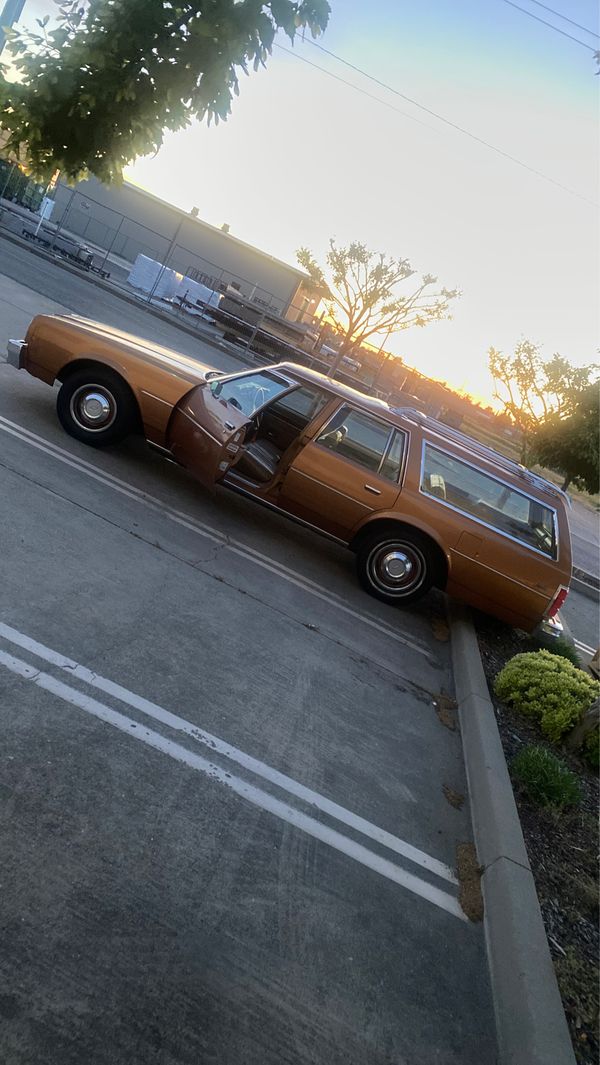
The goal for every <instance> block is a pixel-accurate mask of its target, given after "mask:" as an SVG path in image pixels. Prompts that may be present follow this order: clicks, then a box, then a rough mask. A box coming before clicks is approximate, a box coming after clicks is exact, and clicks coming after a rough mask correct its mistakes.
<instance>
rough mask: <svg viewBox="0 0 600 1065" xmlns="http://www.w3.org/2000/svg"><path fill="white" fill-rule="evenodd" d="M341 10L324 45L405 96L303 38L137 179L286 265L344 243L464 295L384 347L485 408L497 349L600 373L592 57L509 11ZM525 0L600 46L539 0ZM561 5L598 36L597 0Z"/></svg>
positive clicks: (568, 0)
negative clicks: (491, 351)
mask: <svg viewBox="0 0 600 1065" xmlns="http://www.w3.org/2000/svg"><path fill="white" fill-rule="evenodd" d="M330 2H331V7H332V16H331V20H330V25H329V27H328V29H327V32H326V34H325V35H324V37H322V38H320V42H319V43H321V44H322V45H323V46H324V47H326V48H327V49H329V50H330V51H331V52H334V53H336V55H337V56H339V57H342V58H343V59H345V60H347V61H348V62H350V63H352V64H354V65H355V66H358V67H360V68H362V69H363V70H364V71H366V72H368V73H370V74H372V75H373V76H374V77H376V78H377V79H378V80H379V81H381V82H384V83H386V85H387V86H389V87H390V88H389V89H385V88H382V87H380V86H378V85H376V84H374V83H373V82H372V81H369V80H367V79H366V78H365V77H363V76H361V75H360V74H358V73H356V72H355V71H353V70H351V69H349V68H348V67H347V66H344V65H343V64H342V63H341V62H340V61H339V60H338V59H334V58H332V57H330V56H328V55H325V54H324V53H322V52H321V51H319V50H318V49H317V48H315V47H314V46H313V45H312V44H311V43H310V42H309V41H305V42H303V41H302V40H300V39H299V40H298V41H297V43H296V44H295V46H294V49H293V51H294V54H293V55H290V54H289V53H288V52H286V51H284V50H283V49H282V48H278V47H276V48H275V49H274V52H273V56H272V58H271V59H270V61H269V63H268V66H267V69H266V70H261V71H259V72H258V73H256V74H255V73H252V74H251V75H250V76H249V77H244V76H242V80H241V86H240V88H241V93H240V97H239V98H238V99H237V100H236V101H235V102H234V105H233V114H232V116H231V117H230V119H229V120H228V121H227V122H226V123H223V124H219V126H211V127H207V126H206V125H200V124H198V123H194V124H193V125H192V126H190V127H189V128H188V129H187V130H184V131H182V132H180V133H178V134H175V135H173V134H168V135H167V136H166V137H165V142H164V146H163V148H162V149H161V151H160V152H159V153H158V154H157V155H156V156H154V157H146V158H143V159H140V160H138V161H137V162H136V163H135V164H134V165H133V166H132V167H130V168H129V170H128V172H127V174H126V176H127V178H128V180H130V181H134V182H136V183H138V184H140V185H142V186H143V187H144V188H146V189H148V190H149V191H151V192H153V193H155V194H156V195H158V196H161V197H163V198H164V199H166V200H169V201H171V202H172V203H175V204H177V205H178V206H180V207H182V208H184V209H186V210H189V209H191V208H192V207H194V206H195V207H198V209H199V214H200V216H201V217H202V218H204V219H205V220H206V221H208V222H210V223H212V224H214V225H218V226H220V225H221V224H222V223H224V222H227V223H228V224H229V225H230V227H231V232H232V233H234V234H235V235H236V236H238V237H240V238H241V239H242V240H246V241H248V242H250V243H252V244H255V245H256V246H258V247H260V248H262V249H263V250H264V251H266V252H268V253H270V254H272V255H275V256H277V257H279V258H281V259H283V260H285V261H287V262H291V263H294V262H295V252H296V249H297V248H298V247H299V246H301V245H307V246H308V247H309V248H311V249H312V250H313V252H314V253H315V255H316V256H317V258H319V257H323V255H324V253H325V251H326V249H327V245H328V241H329V238H330V237H334V238H335V239H336V241H337V242H339V243H344V242H348V241H351V240H361V241H364V242H365V243H366V244H367V245H368V246H369V247H371V248H373V249H374V250H376V251H378V252H379V251H381V252H384V253H386V254H388V255H391V256H393V257H395V258H408V259H409V260H410V261H411V263H412V265H413V267H414V269H415V270H417V272H418V273H432V274H434V275H436V276H437V277H438V278H439V280H440V283H441V284H443V285H445V286H446V287H448V288H455V287H458V288H460V290H461V292H462V296H461V298H460V300H459V301H457V302H456V303H455V304H454V308H453V319H452V321H444V322H439V323H433V324H431V325H428V326H427V327H425V328H424V329H411V330H407V331H405V332H402V333H399V334H397V335H396V336H395V337H393V338H391V339H390V342H389V345H388V348H389V350H391V351H393V352H395V353H396V354H399V355H401V356H402V357H403V358H404V359H405V361H406V362H407V363H409V364H410V365H414V366H416V367H417V368H418V369H419V370H420V371H421V372H423V373H426V374H429V375H431V376H435V377H437V378H439V379H441V380H445V381H447V382H448V383H449V384H450V385H451V386H452V387H455V388H460V389H464V390H467V391H469V392H471V393H472V394H474V395H476V396H477V397H478V398H483V399H484V401H486V402H487V401H489V399H490V398H491V395H492V381H491V378H490V375H489V371H488V369H487V350H488V348H489V347H490V346H491V345H493V346H494V347H497V348H500V349H502V350H505V351H506V350H512V349H513V348H514V346H515V345H516V344H517V343H518V341H519V340H520V339H521V338H522V337H526V338H528V339H530V340H532V341H533V342H535V343H538V344H540V345H541V346H542V353H543V355H544V356H547V357H548V358H550V356H551V355H552V354H553V353H554V352H556V351H558V352H560V353H561V354H562V355H564V356H566V357H567V358H568V359H570V360H571V361H572V362H575V363H577V364H583V363H588V362H592V361H594V360H595V359H596V357H597V353H598V347H599V343H600V329H599V325H600V322H599V315H598V307H599V300H598V295H599V293H600V272H599V241H598V210H597V208H595V207H594V206H593V205H592V204H591V203H590V202H588V201H592V202H593V201H598V199H599V198H600V182H599V176H600V168H599V155H600V153H599V142H598V117H599V115H598V91H599V88H600V77H596V76H595V70H596V65H595V63H594V59H593V53H592V51H591V50H589V48H584V47H582V45H581V44H579V43H576V42H574V41H572V40H570V39H568V38H567V37H565V36H562V35H561V34H559V33H557V32H555V31H554V30H552V29H550V28H548V27H546V26H544V25H542V24H541V23H539V22H537V21H535V20H534V19H533V18H531V17H528V16H527V15H526V14H524V13H522V12H521V11H519V10H517V9H516V8H515V7H513V6H511V5H510V4H509V3H507V2H506V0H452V2H450V0H422V2H421V3H416V2H415V0H411V2H408V0H370V2H369V3H366V2H365V0H330ZM515 2H517V3H519V5H520V6H521V7H523V8H525V9H526V10H527V11H528V12H530V13H531V14H534V15H537V16H538V17H540V18H544V19H547V20H548V21H551V22H552V23H553V24H554V25H555V26H557V27H559V28H560V29H562V30H563V31H564V32H565V33H571V34H572V35H573V36H574V37H577V38H579V40H580V41H582V42H585V43H586V44H588V45H590V46H592V47H599V44H600V42H597V41H595V39H594V37H593V36H591V35H590V34H588V33H586V32H584V31H583V30H581V29H577V28H575V27H574V26H572V25H571V24H569V23H568V22H566V21H564V20H561V19H560V18H558V17H557V16H556V15H555V14H552V13H550V12H549V11H547V10H545V9H544V8H542V7H541V6H539V5H538V4H535V3H534V0H515ZM549 6H550V7H552V8H554V10H555V11H557V12H561V13H564V14H565V15H567V16H568V17H569V18H570V19H572V20H574V21H575V22H578V23H580V24H581V25H582V26H584V27H586V28H588V29H590V30H592V31H595V32H596V33H599V32H600V29H599V25H598V7H597V5H596V4H595V3H594V2H591V0H549ZM51 9H52V5H51V4H50V3H49V2H48V0H28V2H27V3H26V9H25V12H24V21H25V22H27V23H31V22H32V20H33V18H34V17H39V16H40V15H41V14H44V13H45V12H46V11H50V10H51ZM278 40H279V41H280V43H281V45H283V48H289V42H288V41H287V39H286V38H285V37H284V36H283V35H281V36H280V38H278ZM307 61H308V62H307ZM309 63H310V64H317V65H318V66H319V67H321V68H323V69H322V70H319V69H315V67H314V66H310V65H309ZM327 72H329V73H327ZM331 74H334V75H336V78H341V79H344V80H345V81H347V82H350V83H351V84H352V85H356V86H358V87H359V88H361V89H363V90H364V91H365V92H366V93H369V94H371V96H373V97H377V100H374V99H370V98H368V97H367V96H365V95H362V94H361V93H359V92H357V91H356V90H355V89H354V88H352V87H351V86H349V85H346V84H342V83H341V82H340V81H338V80H335V79H334V78H333V77H331ZM393 89H395V90H397V92H398V93H402V94H404V95H405V96H409V97H410V98H411V99H412V100H414V101H417V102H418V103H420V104H422V105H423V106H424V107H426V108H429V109H430V110H431V111H434V112H436V113H437V114H438V115H441V116H444V117H445V118H446V119H448V120H449V121H450V122H452V123H454V124H456V125H458V126H462V127H463V128H464V129H467V130H468V131H470V132H471V133H472V134H475V135H476V136H478V137H480V138H482V139H484V140H486V141H488V142H490V143H491V144H493V145H495V146H496V147H498V148H500V149H502V151H504V152H506V153H508V154H509V155H511V156H514V157H516V158H518V159H519V160H521V161H522V162H524V163H526V164H527V165H528V166H529V167H531V168H533V169H534V170H537V171H540V172H541V173H542V174H544V175H547V177H549V178H552V179H553V181H554V182H557V183H558V184H559V185H564V186H566V187H567V189H570V190H572V192H571V193H570V192H568V191H565V190H563V189H562V188H559V187H557V185H556V184H552V183H551V182H550V181H548V180H545V179H544V178H543V177H540V176H537V175H536V174H533V173H531V172H530V171H529V170H527V169H525V168H524V167H522V166H519V165H517V164H516V163H514V162H511V161H510V160H508V159H506V158H503V157H502V156H501V155H500V154H498V153H497V152H494V151H492V150H490V149H489V148H486V147H484V146H483V145H481V144H479V143H477V142H476V141H475V140H473V139H472V138H470V137H468V136H466V135H464V134H462V133H460V132H458V131H457V130H455V129H453V128H450V127H449V126H448V125H446V124H444V123H443V122H442V121H440V120H439V119H438V118H435V117H433V116H432V115H430V114H427V113H426V112H424V111H423V110H421V109H419V108H418V107H417V106H415V104H413V103H410V102H408V101H407V100H405V99H402V98H401V97H400V96H398V95H396V94H395V93H394V92H393V91H391V90H393ZM399 112H400V113H399Z"/></svg>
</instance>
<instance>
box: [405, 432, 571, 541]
mask: <svg viewBox="0 0 600 1065" xmlns="http://www.w3.org/2000/svg"><path fill="white" fill-rule="evenodd" d="M420 489H421V492H422V493H423V494H424V495H428V496H431V497H432V498H434V499H436V500H437V501H438V502H440V503H442V504H444V505H446V506H449V507H452V509H453V510H458V511H460V512H461V513H463V514H466V515H468V516H469V517H470V518H474V519H475V521H477V522H479V523H481V524H483V525H487V526H488V528H491V529H495V530H497V531H498V532H500V533H502V534H503V535H504V536H509V537H510V538H511V539H512V540H517V541H518V542H519V543H522V544H525V546H526V547H529V548H531V549H532V550H534V551H539V552H540V553H541V554H543V555H546V556H547V557H548V558H553V559H555V558H556V547H557V545H556V512H555V511H554V510H553V509H552V507H549V506H546V505H545V504H544V503H541V502H540V501H539V500H537V499H534V498H533V497H531V496H529V495H527V494H526V493H524V492H520V491H518V490H517V489H514V488H511V487H510V485H508V484H506V482H505V481H501V480H499V479H497V478H496V477H493V476H492V475H491V474H488V473H486V472H484V471H483V470H478V469H476V468H475V467H474V466H471V465H470V464H469V463H467V462H463V461H461V459H458V458H456V456H454V455H450V454H448V453H447V452H445V451H441V450H440V449H439V448H436V447H434V446H433V445H431V444H428V443H425V444H424V446H423V459H422V464H421V481H420Z"/></svg>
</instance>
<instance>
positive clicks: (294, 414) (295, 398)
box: [269, 386, 330, 426]
mask: <svg viewBox="0 0 600 1065" xmlns="http://www.w3.org/2000/svg"><path fill="white" fill-rule="evenodd" d="M329 398H330V397H329V396H328V395H327V393H326V392H322V391H321V390H320V389H319V388H310V387H308V386H302V387H301V388H295V389H294V390H293V392H288V393H287V395H285V396H281V398H280V399H276V400H275V402H274V403H271V404H270V406H269V413H270V414H275V415H279V416H280V417H282V418H285V419H287V420H288V421H292V422H293V423H294V424H295V425H299V426H304V425H308V423H309V422H312V420H313V418H315V417H316V416H317V414H318V413H319V411H320V410H322V408H323V407H324V406H325V404H326V403H327V402H328V400H329Z"/></svg>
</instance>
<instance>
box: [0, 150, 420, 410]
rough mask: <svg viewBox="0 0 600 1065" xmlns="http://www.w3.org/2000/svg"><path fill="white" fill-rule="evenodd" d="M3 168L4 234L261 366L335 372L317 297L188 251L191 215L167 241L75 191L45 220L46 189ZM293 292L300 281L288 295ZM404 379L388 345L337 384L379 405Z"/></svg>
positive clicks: (363, 356) (341, 370)
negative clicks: (185, 231)
mask: <svg viewBox="0 0 600 1065" xmlns="http://www.w3.org/2000/svg"><path fill="white" fill-rule="evenodd" d="M0 164H1V165H0V233H1V232H2V230H3V229H6V230H8V231H11V232H13V233H15V234H16V235H18V236H20V237H24V238H25V239H27V240H28V241H29V242H30V243H31V244H32V245H34V246H37V247H40V248H42V249H43V250H44V252H45V253H46V254H48V255H50V256H52V257H53V258H55V259H59V260H63V261H65V260H66V261H68V262H70V263H71V264H73V265H75V266H77V267H78V268H79V269H81V270H82V271H83V272H86V273H88V274H95V275H97V276H99V277H101V278H102V279H103V280H105V281H106V282H108V283H109V284H110V285H111V287H112V286H115V287H116V288H117V289H120V290H122V291H126V292H127V293H128V294H129V295H130V296H135V297H136V298H137V299H138V300H139V301H140V303H142V304H143V303H146V304H148V305H152V306H154V307H160V308H161V309H162V310H163V311H164V312H165V313H167V314H170V315H173V317H174V318H175V319H176V320H177V321H178V322H179V323H183V322H185V325H186V328H187V329H192V330H194V331H197V332H198V334H199V335H202V336H203V337H204V338H205V339H209V338H210V337H212V338H214V339H215V340H216V341H217V342H219V341H220V340H221V339H223V340H225V342H229V343H231V344H232V345H235V346H236V347H237V348H238V349H244V350H245V352H246V354H247V355H248V357H251V358H253V359H255V360H256V361H258V362H263V363H264V362H278V361H282V360H289V361H294V362H299V363H301V364H304V365H307V366H311V367H314V368H315V369H318V370H320V371H321V372H323V373H326V374H328V373H330V372H331V369H332V365H333V364H334V363H336V362H337V361H338V354H339V340H338V338H337V337H336V335H335V332H334V331H333V329H332V328H331V326H330V325H329V324H328V323H326V322H325V321H324V318H323V315H321V316H320V317H319V316H318V315H317V314H315V311H316V309H317V307H318V302H319V300H318V297H311V294H310V292H309V291H308V290H305V291H300V294H299V295H298V296H297V298H296V300H292V302H290V301H289V296H288V298H286V296H285V295H284V294H282V291H279V292H274V291H271V290H270V289H269V288H267V287H266V286H265V285H264V284H261V281H260V279H259V278H256V277H248V276H244V275H243V274H240V273H236V272H235V271H233V270H229V269H227V268H226V267H224V266H222V265H221V264H219V263H216V262H214V261H212V260H211V259H209V258H208V257H206V256H205V255H203V254H202V253H201V251H199V250H198V249H197V248H192V247H190V246H189V244H188V243H186V242H184V240H182V239H180V235H181V234H180V230H181V229H182V227H183V224H184V223H185V222H186V221H190V222H191V221H193V216H189V217H188V216H185V215H183V216H180V221H179V226H178V228H177V229H176V230H175V232H174V234H173V235H172V236H169V235H165V233H161V232H160V231H159V230H157V229H155V228H152V227H151V226H147V225H145V224H144V223H142V222H140V221H138V220H136V219H133V218H131V217H129V216H128V215H126V214H124V213H121V212H119V211H117V210H115V209H113V208H111V207H108V206H106V205H105V204H103V203H101V202H99V201H98V200H96V199H94V198H93V197H91V196H89V195H87V194H84V193H82V192H81V191H80V190H79V189H77V188H75V189H68V188H67V187H66V186H59V191H60V194H61V195H60V197H59V200H60V202H57V203H54V207H53V209H52V213H51V216H50V217H44V215H43V212H44V204H45V202H46V201H45V199H44V196H43V191H44V190H43V189H42V187H41V186H37V185H35V184H34V183H33V182H31V181H30V180H29V179H27V178H25V177H24V175H23V174H22V172H21V171H20V170H19V168H18V167H16V166H15V165H14V164H12V165H9V164H6V163H5V162H3V161H2V160H0ZM27 182H29V186H27ZM40 190H41V193H42V194H41V195H40ZM11 193H13V195H12V196H11ZM3 194H4V195H3ZM7 194H8V195H7ZM40 211H41V212H42V213H41V214H40ZM282 287H283V288H284V289H285V287H286V285H285V283H284V284H283V286H282ZM293 287H294V285H293V276H292V277H291V278H290V280H289V283H288V284H287V289H288V293H289V292H291V291H292V289H293ZM298 287H299V286H296V288H298ZM406 376H407V375H406V372H404V368H403V366H402V363H401V361H400V360H398V359H395V358H391V357H389V355H388V354H387V353H386V352H385V351H383V346H382V347H381V348H380V349H379V351H367V350H363V351H361V352H360V353H359V354H358V356H357V358H356V359H343V360H342V361H341V362H340V363H339V366H338V367H337V370H336V378H337V379H339V380H342V381H343V382H345V383H347V384H350V385H352V386H353V387H355V388H358V389H359V390H361V391H365V392H368V393H372V394H375V395H379V396H381V397H386V396H390V395H392V397H393V395H394V394H395V393H399V392H400V391H402V390H403V385H404V383H405V379H406ZM417 376H419V377H420V375H417ZM414 383H416V382H412V381H411V384H414ZM411 391H413V389H411Z"/></svg>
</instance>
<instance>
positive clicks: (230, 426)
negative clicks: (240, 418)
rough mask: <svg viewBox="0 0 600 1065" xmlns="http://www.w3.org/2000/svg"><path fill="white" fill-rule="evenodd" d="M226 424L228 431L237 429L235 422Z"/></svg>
mask: <svg viewBox="0 0 600 1065" xmlns="http://www.w3.org/2000/svg"><path fill="white" fill-rule="evenodd" d="M224 424H225V428H226V429H235V425H234V424H233V422H225V423H224Z"/></svg>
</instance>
